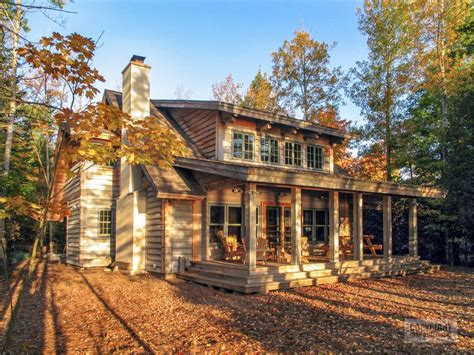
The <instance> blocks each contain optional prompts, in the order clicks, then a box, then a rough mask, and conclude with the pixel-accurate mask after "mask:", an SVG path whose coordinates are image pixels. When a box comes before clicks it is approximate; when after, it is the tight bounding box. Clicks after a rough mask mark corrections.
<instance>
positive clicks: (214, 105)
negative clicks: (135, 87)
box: [151, 100, 354, 139]
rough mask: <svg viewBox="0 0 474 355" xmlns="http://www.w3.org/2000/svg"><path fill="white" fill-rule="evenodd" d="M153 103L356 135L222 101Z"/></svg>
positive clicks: (339, 135)
mask: <svg viewBox="0 0 474 355" xmlns="http://www.w3.org/2000/svg"><path fill="white" fill-rule="evenodd" d="M151 101H152V103H153V104H154V105H155V106H156V107H159V108H165V109H194V110H216V111H221V112H226V113H229V114H231V115H237V116H244V117H249V118H253V119H256V120H261V121H265V122H270V123H272V124H280V125H284V126H289V127H293V128H296V129H301V130H305V131H310V132H315V133H319V134H325V135H328V136H333V137H337V138H339V139H352V138H354V135H352V134H350V133H347V132H343V131H341V130H338V129H335V128H331V127H326V126H322V125H318V124H316V123H314V122H309V121H304V120H299V119H296V118H293V117H290V116H286V115H282V114H278V113H272V112H267V111H261V110H254V109H249V108H244V107H241V106H238V105H234V104H231V103H228V102H222V101H203V100H151Z"/></svg>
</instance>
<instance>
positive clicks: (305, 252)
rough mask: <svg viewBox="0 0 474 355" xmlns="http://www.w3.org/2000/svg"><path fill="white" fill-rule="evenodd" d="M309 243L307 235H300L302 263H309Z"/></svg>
mask: <svg viewBox="0 0 474 355" xmlns="http://www.w3.org/2000/svg"><path fill="white" fill-rule="evenodd" d="M308 256H309V243H308V238H307V237H301V261H302V262H303V263H309V261H308Z"/></svg>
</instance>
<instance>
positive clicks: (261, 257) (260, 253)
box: [242, 238, 272, 265]
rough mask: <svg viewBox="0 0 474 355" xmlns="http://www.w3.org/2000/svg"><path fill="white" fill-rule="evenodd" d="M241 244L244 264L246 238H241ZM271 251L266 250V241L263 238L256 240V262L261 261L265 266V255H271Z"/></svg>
mask: <svg viewBox="0 0 474 355" xmlns="http://www.w3.org/2000/svg"><path fill="white" fill-rule="evenodd" d="M242 242H243V247H244V248H243V255H242V263H245V260H246V257H247V249H248V241H247V238H242ZM271 252H272V251H271V249H269V248H268V240H266V239H265V238H257V245H256V257H257V261H263V263H264V264H265V265H266V264H267V254H269V253H271Z"/></svg>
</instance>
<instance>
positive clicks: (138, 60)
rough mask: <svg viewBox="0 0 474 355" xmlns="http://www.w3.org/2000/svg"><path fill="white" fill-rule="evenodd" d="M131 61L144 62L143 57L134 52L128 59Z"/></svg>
mask: <svg viewBox="0 0 474 355" xmlns="http://www.w3.org/2000/svg"><path fill="white" fill-rule="evenodd" d="M130 61H131V62H135V63H142V64H143V63H145V57H142V56H140V55H136V54H134V55H133V56H132V59H130Z"/></svg>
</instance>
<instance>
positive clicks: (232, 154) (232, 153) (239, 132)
mask: <svg viewBox="0 0 474 355" xmlns="http://www.w3.org/2000/svg"><path fill="white" fill-rule="evenodd" d="M231 132H232V141H231V148H232V149H231V156H232V159H235V160H245V161H255V147H256V139H255V138H256V136H255V133H250V132H245V131H239V130H234V129H233V130H232V131H231ZM236 133H237V134H241V135H242V156H241V157H240V158H239V157H236V156H234V151H235V150H234V135H235V134H236ZM245 136H252V137H253V147H252V159H246V158H245Z"/></svg>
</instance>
